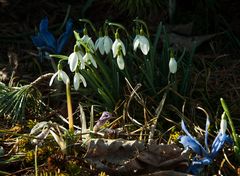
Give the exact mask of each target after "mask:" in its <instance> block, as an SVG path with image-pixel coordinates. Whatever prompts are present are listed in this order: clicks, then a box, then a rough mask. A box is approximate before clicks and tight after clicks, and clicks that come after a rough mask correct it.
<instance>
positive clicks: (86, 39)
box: [81, 35, 95, 52]
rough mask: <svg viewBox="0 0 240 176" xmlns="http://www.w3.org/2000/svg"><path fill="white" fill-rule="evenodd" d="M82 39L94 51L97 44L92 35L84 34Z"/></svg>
mask: <svg viewBox="0 0 240 176" xmlns="http://www.w3.org/2000/svg"><path fill="white" fill-rule="evenodd" d="M81 39H82V41H83V42H84V43H85V44H86V45H87V46H88V47H89V49H90V50H91V52H94V49H95V45H94V43H93V41H92V39H91V37H89V36H88V35H83V37H82V38H81Z"/></svg>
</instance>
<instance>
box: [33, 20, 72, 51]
mask: <svg viewBox="0 0 240 176" xmlns="http://www.w3.org/2000/svg"><path fill="white" fill-rule="evenodd" d="M72 34H73V22H72V20H71V19H69V20H68V21H67V23H66V30H65V32H64V33H63V34H62V35H60V37H59V38H58V39H56V38H55V37H54V36H53V34H52V33H51V32H49V31H48V18H47V17H45V18H43V19H42V20H41V22H40V25H39V32H38V34H37V35H36V36H32V41H33V44H34V45H35V46H36V47H37V48H39V49H41V50H44V51H47V52H50V53H53V54H59V53H61V51H62V50H63V47H64V46H65V44H66V43H67V41H68V39H69V37H70V36H71V35H72Z"/></svg>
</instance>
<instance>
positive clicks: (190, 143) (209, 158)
mask: <svg viewBox="0 0 240 176" xmlns="http://www.w3.org/2000/svg"><path fill="white" fill-rule="evenodd" d="M181 125H182V130H183V131H184V132H185V133H186V135H185V136H180V137H179V139H180V143H181V144H183V146H184V148H185V149H186V150H188V149H189V148H190V149H192V151H194V152H195V153H196V154H197V156H196V157H195V158H194V159H193V161H192V163H191V165H190V167H189V172H191V173H193V174H199V173H200V172H201V171H202V169H203V167H204V166H206V165H209V164H211V163H212V162H213V159H214V158H215V157H216V156H217V154H218V152H219V150H220V149H221V148H222V147H223V145H224V143H225V142H228V143H231V142H232V140H231V138H230V137H229V136H228V135H226V134H225V132H226V128H227V122H226V119H224V118H223V116H222V119H221V126H220V130H219V132H218V135H217V136H216V138H215V139H214V141H213V143H212V147H211V151H210V150H209V148H208V142H207V138H208V127H209V125H210V122H209V119H208V118H207V121H206V127H205V129H206V131H205V148H204V147H203V146H202V145H201V144H200V143H199V142H198V141H197V140H196V139H195V138H194V137H193V136H192V135H191V134H190V133H189V132H188V130H187V128H186V126H185V124H184V122H183V121H182V123H181Z"/></svg>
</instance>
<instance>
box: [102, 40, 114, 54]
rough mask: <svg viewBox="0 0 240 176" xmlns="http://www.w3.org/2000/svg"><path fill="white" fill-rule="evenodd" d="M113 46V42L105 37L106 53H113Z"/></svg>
mask: <svg viewBox="0 0 240 176" xmlns="http://www.w3.org/2000/svg"><path fill="white" fill-rule="evenodd" d="M112 45H113V41H112V39H111V38H110V37H109V36H107V35H106V36H104V51H105V53H106V54H108V53H109V52H110V51H111V47H112Z"/></svg>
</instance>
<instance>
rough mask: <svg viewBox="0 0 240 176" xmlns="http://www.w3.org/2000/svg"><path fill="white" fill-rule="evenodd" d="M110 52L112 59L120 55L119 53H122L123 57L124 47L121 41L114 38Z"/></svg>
mask: <svg viewBox="0 0 240 176" xmlns="http://www.w3.org/2000/svg"><path fill="white" fill-rule="evenodd" d="M112 52H113V57H114V58H115V57H117V55H119V54H120V52H122V54H123V55H124V56H125V55H126V49H125V46H124V44H123V42H122V41H121V39H119V38H116V39H115V41H114V43H113V45H112Z"/></svg>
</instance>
